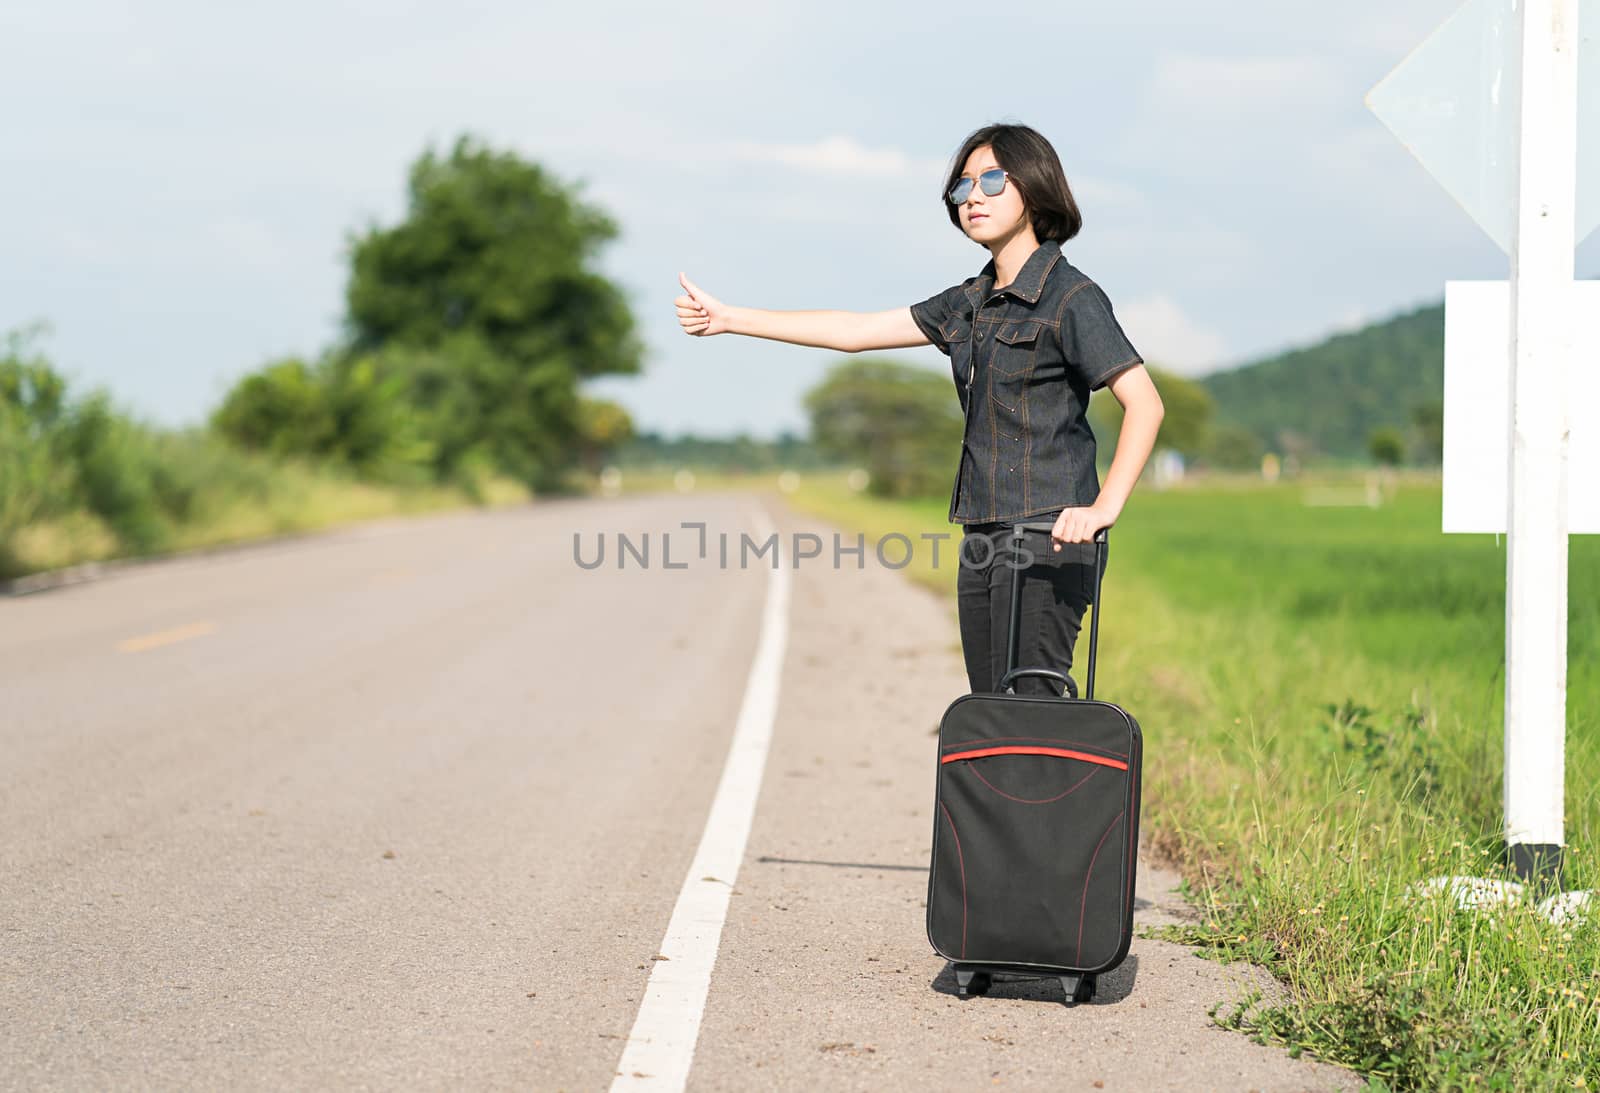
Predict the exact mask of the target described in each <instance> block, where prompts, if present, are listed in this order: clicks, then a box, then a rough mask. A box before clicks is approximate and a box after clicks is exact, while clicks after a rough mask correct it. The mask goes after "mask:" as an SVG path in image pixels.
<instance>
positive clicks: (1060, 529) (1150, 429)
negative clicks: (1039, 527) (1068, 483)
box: [1051, 364, 1167, 550]
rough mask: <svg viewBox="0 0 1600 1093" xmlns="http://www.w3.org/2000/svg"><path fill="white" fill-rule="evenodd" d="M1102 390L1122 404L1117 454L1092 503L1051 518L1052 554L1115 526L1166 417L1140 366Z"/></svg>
mask: <svg viewBox="0 0 1600 1093" xmlns="http://www.w3.org/2000/svg"><path fill="white" fill-rule="evenodd" d="M1106 386H1107V388H1108V389H1109V390H1110V391H1111V394H1112V397H1114V398H1115V399H1116V400H1117V401H1118V402H1120V403H1121V404H1122V430H1121V432H1119V433H1118V434H1117V451H1116V454H1115V455H1113V456H1112V457H1111V469H1110V470H1109V471H1107V472H1106V480H1105V484H1104V485H1102V486H1101V487H1100V496H1099V497H1098V498H1097V499H1096V500H1095V503H1094V504H1092V505H1087V506H1084V507H1083V508H1071V509H1062V510H1061V515H1060V516H1058V517H1056V526H1055V527H1054V528H1053V529H1052V530H1051V536H1052V537H1053V538H1054V539H1055V540H1056V543H1055V549H1057V550H1060V549H1061V544H1062V543H1087V542H1089V541H1090V540H1091V539H1093V538H1094V534H1095V532H1097V531H1099V530H1100V529H1101V528H1108V527H1110V526H1111V525H1112V524H1114V523H1116V522H1117V517H1118V516H1121V515H1122V506H1124V505H1126V504H1127V503H1128V495H1129V494H1131V493H1132V492H1133V487H1134V484H1135V483H1136V482H1138V481H1139V475H1140V474H1142V473H1143V472H1144V464H1145V460H1147V459H1149V458H1150V450H1151V449H1152V448H1154V447H1155V444H1156V433H1157V432H1158V431H1159V430H1160V428H1161V419H1162V418H1163V417H1165V416H1166V412H1167V411H1166V408H1165V407H1164V406H1162V404H1161V395H1160V394H1159V393H1158V392H1157V391H1156V385H1155V383H1154V382H1152V381H1151V379H1150V373H1149V372H1148V371H1146V370H1145V367H1144V365H1142V364H1136V365H1134V366H1133V367H1132V368H1126V369H1124V370H1123V371H1121V372H1118V373H1117V374H1116V375H1115V376H1113V377H1112V378H1111V382H1110V383H1109V384H1107V385H1106Z"/></svg>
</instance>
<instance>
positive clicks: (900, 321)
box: [674, 273, 929, 353]
mask: <svg viewBox="0 0 1600 1093" xmlns="http://www.w3.org/2000/svg"><path fill="white" fill-rule="evenodd" d="M678 281H679V283H680V284H682V286H683V290H684V295H682V296H679V297H678V298H677V299H676V300H675V301H674V303H675V304H676V306H677V308H678V323H679V325H681V326H682V327H683V330H684V333H686V334H692V335H694V336H695V337H697V338H703V337H705V336H706V335H708V334H744V335H747V336H749V337H752V338H768V339H770V340H772V341H777V342H789V343H791V344H793V345H810V346H815V347H817V348H819V349H834V350H837V351H839V352H841V353H859V352H861V351H863V350H867V349H905V348H909V347H910V346H914V345H928V344H929V342H928V337H927V335H925V334H924V333H923V332H922V330H921V329H920V328H919V327H918V326H917V324H916V323H915V322H914V321H913V320H912V318H911V309H910V308H909V307H897V308H893V309H891V310H889V311H869V312H862V311H768V310H765V309H762V308H757V307H734V306H732V305H731V304H725V303H723V302H722V301H721V300H719V299H717V298H716V297H715V296H713V295H711V294H710V293H709V292H707V291H706V290H705V289H703V288H700V287H699V286H698V285H696V284H695V283H694V282H692V281H690V280H689V278H688V277H686V276H684V275H683V274H682V273H680V274H678Z"/></svg>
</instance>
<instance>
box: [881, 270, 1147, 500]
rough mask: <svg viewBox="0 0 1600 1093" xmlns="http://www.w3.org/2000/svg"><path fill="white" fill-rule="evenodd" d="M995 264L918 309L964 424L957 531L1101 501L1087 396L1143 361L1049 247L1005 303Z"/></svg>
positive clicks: (1092, 291) (954, 493)
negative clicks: (946, 362) (945, 362)
mask: <svg viewBox="0 0 1600 1093" xmlns="http://www.w3.org/2000/svg"><path fill="white" fill-rule="evenodd" d="M994 277H995V271H994V260H993V259H990V260H989V263H988V264H987V265H985V266H984V267H983V269H982V271H981V272H979V274H978V275H977V276H976V277H969V278H968V279H967V280H965V281H963V282H961V283H960V284H959V285H953V286H951V287H950V288H947V289H945V290H944V291H943V292H941V293H939V294H938V295H937V296H931V297H929V298H928V299H926V300H924V301H922V302H921V303H918V304H912V305H911V317H912V318H913V319H914V320H915V321H916V323H917V326H918V327H920V328H921V329H922V332H923V333H924V334H925V335H927V337H928V340H929V341H930V342H932V343H933V344H934V345H936V346H938V347H939V350H940V352H942V353H944V354H946V355H947V356H949V358H950V371H951V374H952V375H953V376H954V378H955V383H956V394H957V396H958V397H959V398H960V400H961V409H962V412H963V413H964V414H965V416H966V427H965V431H964V434H963V436H962V440H961V463H960V465H959V467H958V468H957V471H956V481H955V487H954V488H953V489H952V490H951V494H950V521H951V523H959V524H980V523H992V522H997V521H1004V520H1021V519H1026V518H1029V517H1034V516H1041V515H1044V514H1046V513H1048V514H1051V515H1053V514H1055V513H1057V512H1059V511H1060V510H1061V509H1063V508H1068V507H1073V506H1079V505H1090V504H1093V503H1094V500H1095V498H1097V497H1098V496H1099V495H1100V479H1099V476H1098V475H1097V474H1096V472H1095V446H1094V433H1092V432H1091V431H1090V430H1089V421H1088V417H1087V412H1088V408H1089V393H1090V392H1091V391H1094V390H1096V389H1098V388H1100V387H1104V386H1105V385H1106V383H1107V381H1109V380H1110V379H1111V378H1112V377H1113V376H1115V375H1116V374H1117V373H1118V372H1121V371H1123V370H1124V369H1126V368H1130V367H1132V366H1133V365H1136V364H1143V363H1144V361H1143V358H1141V357H1140V356H1139V353H1138V351H1137V350H1135V349H1134V348H1133V345H1132V344H1131V343H1130V342H1129V341H1128V337H1127V335H1126V334H1124V333H1123V331H1122V327H1121V325H1120V324H1118V322H1117V320H1116V317H1115V316H1114V315H1113V314H1112V313H1111V301H1110V300H1109V299H1108V298H1107V297H1106V294H1105V292H1104V291H1102V290H1101V288H1100V286H1099V285H1097V284H1095V283H1094V282H1093V281H1091V280H1090V279H1089V278H1088V277H1086V276H1085V275H1084V274H1083V273H1081V272H1080V271H1079V270H1078V269H1076V268H1075V267H1074V266H1073V265H1072V264H1071V263H1070V262H1068V261H1067V260H1066V259H1065V258H1063V257H1062V255H1061V245H1060V244H1059V243H1057V242H1055V241H1054V240H1046V241H1045V242H1043V243H1041V244H1039V246H1038V248H1037V249H1036V250H1035V251H1034V252H1033V253H1032V254H1030V255H1029V256H1028V260H1027V261H1026V262H1024V263H1023V264H1022V269H1021V270H1020V271H1019V272H1018V273H1017V276H1016V278H1015V279H1014V280H1013V281H1012V282H1011V283H1010V284H1009V285H1007V286H1005V287H1004V288H1002V289H1000V290H999V291H998V292H996V291H995V288H994Z"/></svg>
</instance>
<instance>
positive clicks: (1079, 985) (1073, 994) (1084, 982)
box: [1061, 975, 1094, 1005]
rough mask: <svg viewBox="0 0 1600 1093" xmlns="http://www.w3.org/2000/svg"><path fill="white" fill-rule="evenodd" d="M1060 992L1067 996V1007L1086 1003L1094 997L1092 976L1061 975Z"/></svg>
mask: <svg viewBox="0 0 1600 1093" xmlns="http://www.w3.org/2000/svg"><path fill="white" fill-rule="evenodd" d="M1061 990H1062V993H1063V994H1065V995H1066V996H1067V1004H1068V1005H1073V1004H1075V1003H1078V1002H1087V1001H1089V999H1091V998H1093V997H1094V976H1092V975H1063V976H1062V977H1061Z"/></svg>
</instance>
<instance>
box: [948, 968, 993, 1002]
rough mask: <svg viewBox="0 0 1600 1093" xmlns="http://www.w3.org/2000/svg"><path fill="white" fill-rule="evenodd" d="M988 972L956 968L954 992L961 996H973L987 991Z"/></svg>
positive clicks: (988, 982)
mask: <svg viewBox="0 0 1600 1093" xmlns="http://www.w3.org/2000/svg"><path fill="white" fill-rule="evenodd" d="M990 982H991V981H990V979H989V973H988V972H978V971H962V970H961V969H960V968H957V969H956V993H958V994H959V995H960V996H961V997H962V998H975V997H977V996H978V995H980V994H988V993H989V984H990Z"/></svg>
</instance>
